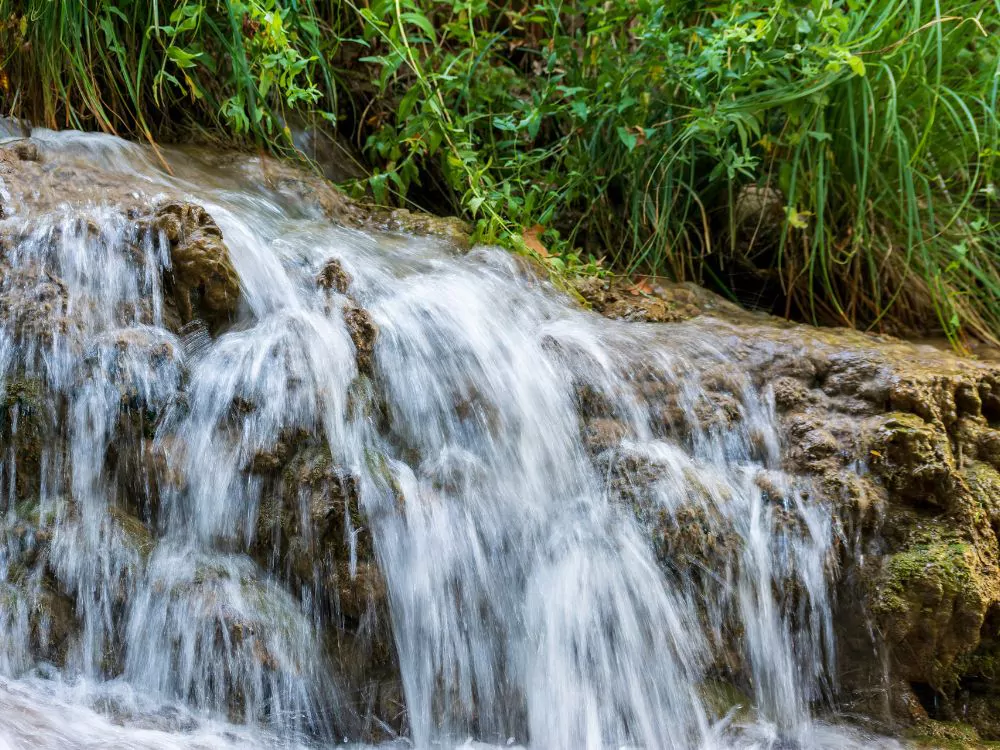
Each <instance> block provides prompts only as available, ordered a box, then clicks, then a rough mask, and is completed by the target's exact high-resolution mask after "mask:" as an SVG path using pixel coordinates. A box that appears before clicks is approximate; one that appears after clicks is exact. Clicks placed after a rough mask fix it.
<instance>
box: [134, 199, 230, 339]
mask: <svg viewBox="0 0 1000 750" xmlns="http://www.w3.org/2000/svg"><path fill="white" fill-rule="evenodd" d="M150 224H151V226H152V227H153V228H154V229H155V230H157V231H159V232H161V233H162V234H163V236H164V237H165V238H166V241H167V242H168V243H169V245H170V260H171V269H170V279H171V281H172V286H173V293H174V299H175V301H176V304H177V309H178V312H179V314H180V319H181V322H182V323H185V324H186V323H189V322H191V321H192V320H194V319H196V318H201V319H203V320H205V321H206V322H208V323H210V324H213V325H215V326H218V325H220V324H221V323H224V322H227V321H229V320H232V319H233V318H234V317H235V314H236V308H237V305H238V304H239V299H240V284H239V277H238V276H237V275H236V269H235V268H233V264H232V261H231V260H230V258H229V250H228V248H227V247H226V245H225V243H224V242H223V239H222V230H221V229H219V226H218V225H217V224H216V223H215V221H214V220H213V219H212V217H211V216H209V215H208V213H207V212H206V211H205V209H203V208H202V207H201V206H197V205H195V204H193V203H185V202H181V201H166V202H164V203H161V204H160V205H158V206H157V207H156V209H155V210H154V212H153V216H152V218H151V220H150Z"/></svg>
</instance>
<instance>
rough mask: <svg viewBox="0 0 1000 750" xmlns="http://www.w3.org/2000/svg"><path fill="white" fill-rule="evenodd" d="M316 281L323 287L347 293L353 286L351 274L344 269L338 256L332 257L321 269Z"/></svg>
mask: <svg viewBox="0 0 1000 750" xmlns="http://www.w3.org/2000/svg"><path fill="white" fill-rule="evenodd" d="M316 283H317V284H319V286H320V288H321V289H327V290H330V289H332V290H333V291H335V292H338V293H339V294H347V289H348V288H349V287H350V286H351V275H350V274H349V273H347V271H345V270H344V266H343V264H342V263H341V262H340V260H339V259H338V258H331V259H330V260H328V261H327V262H326V263H325V264H324V265H323V268H322V269H320V272H319V276H317V278H316Z"/></svg>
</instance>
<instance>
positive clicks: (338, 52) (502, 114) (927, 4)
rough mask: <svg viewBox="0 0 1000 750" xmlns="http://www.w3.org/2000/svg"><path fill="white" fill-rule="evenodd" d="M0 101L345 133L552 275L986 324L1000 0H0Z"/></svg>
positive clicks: (387, 178)
mask: <svg viewBox="0 0 1000 750" xmlns="http://www.w3.org/2000/svg"><path fill="white" fill-rule="evenodd" d="M0 19H6V20H2V21H0V24H2V30H0V54H2V58H0V63H2V72H0V94H2V95H3V102H4V107H3V109H4V110H5V111H6V112H11V113H13V114H18V115H26V116H28V117H30V118H31V119H32V120H33V121H35V122H40V123H45V124H48V125H49V126H52V127H84V128H90V127H96V128H100V129H103V130H107V131H110V132H117V133H121V134H126V135H131V136H136V137H142V138H146V139H148V140H150V141H155V140H156V139H163V138H178V137H183V133H184V132H190V131H191V130H198V131H202V132H203V134H206V135H212V136H214V137H223V138H226V139H230V140H231V139H237V140H242V141H244V142H246V143H249V144H255V145H257V146H264V147H267V148H269V149H271V150H273V151H277V152H284V153H289V152H292V151H294V143H295V141H294V138H293V136H294V131H295V130H296V129H299V128H302V127H312V128H316V127H325V128H327V129H329V130H330V131H339V132H340V134H341V135H342V136H344V137H345V138H347V139H350V140H352V141H354V142H355V143H356V145H357V148H358V150H359V151H360V152H361V153H362V155H363V158H364V161H365V162H366V164H367V168H368V176H367V177H366V178H365V179H364V180H363V181H361V182H359V183H358V184H355V185H354V186H353V187H354V189H356V190H362V189H363V190H365V191H367V192H368V193H369V194H370V195H372V196H373V197H374V198H375V199H376V200H378V201H380V202H383V203H399V204H406V203H412V204H416V205H418V206H423V207H426V208H433V209H437V210H450V211H453V212H455V213H457V214H460V215H462V216H464V217H466V218H467V219H470V220H471V221H473V222H474V223H475V226H476V235H477V239H480V240H483V241H491V242H500V243H502V244H505V245H508V246H510V247H512V248H515V249H518V250H519V251H521V252H527V253H531V254H533V255H535V256H537V257H539V258H540V259H541V260H542V261H543V262H545V263H546V264H547V265H548V266H549V268H550V269H551V270H553V271H555V272H558V273H560V274H564V275H572V274H576V273H595V272H601V271H602V270H604V269H612V270H615V271H621V272H640V273H646V274H655V275H664V276H668V277H670V278H673V279H677V280H689V279H690V280H695V281H698V282H702V283H706V284H708V285H711V286H714V287H716V288H718V289H720V290H722V291H724V292H726V293H728V294H730V295H731V296H735V297H736V298H738V299H740V300H741V301H743V302H747V303H750V304H756V305H758V306H764V307H769V308H771V309H773V310H774V311H776V312H780V313H783V314H786V315H789V316H792V317H799V318H803V319H806V320H810V321H813V322H819V323H828V324H847V325H855V326H859V327H875V328H878V329H882V330H889V331H906V332H912V331H928V330H930V331H940V332H943V333H944V334H945V335H947V336H948V337H949V338H950V339H951V341H952V342H953V343H954V344H955V345H956V346H958V347H962V346H964V345H965V344H966V342H967V339H968V337H970V336H971V337H975V338H978V339H982V340H985V341H989V342H992V343H1000V342H998V338H1000V256H998V246H1000V245H998V240H1000V229H998V209H1000V204H998V201H1000V196H998V194H997V187H996V185H995V183H994V180H995V179H996V175H995V174H994V168H995V165H996V161H997V155H998V153H1000V140H998V134H1000V120H998V114H997V103H998V102H997V97H998V87H1000V67H998V66H1000V56H998V54H997V53H998V45H1000V0H969V1H966V2H961V1H959V0H873V1H872V2H861V1H860V0H797V1H796V2H790V1H788V0H771V1H770V2H763V1H762V0H749V1H742V2H741V1H737V0H728V1H725V2H723V1H716V2H707V3H706V2H689V1H687V0H664V1H661V2H650V1H649V0H576V2H574V3H572V4H565V3H562V2H559V0H533V1H531V2H528V1H527V0H524V1H522V2H508V3H504V4H496V3H491V2H487V1H486V0H364V1H362V0H345V1H344V2H340V1H338V2H333V1H327V2H323V1H322V0H249V1H245V0H244V1H239V0H228V1H227V0H218V1H217V0H176V1H174V0H154V1H153V2H135V1H130V0H113V1H109V0H86V1H85V2H84V1H83V0H75V1H74V0H59V1H53V0H0Z"/></svg>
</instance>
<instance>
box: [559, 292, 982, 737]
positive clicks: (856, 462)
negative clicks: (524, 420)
mask: <svg viewBox="0 0 1000 750" xmlns="http://www.w3.org/2000/svg"><path fill="white" fill-rule="evenodd" d="M577 289H578V290H579V291H580V293H581V294H582V295H583V296H584V297H585V298H586V299H587V300H588V301H589V302H590V303H591V305H592V307H593V308H594V309H595V310H598V311H600V312H602V313H604V314H605V315H608V316H610V317H636V318H643V319H647V320H650V319H657V318H658V317H661V316H658V315H656V314H648V313H635V312H634V311H632V312H630V311H629V310H628V309H627V308H628V306H629V305H631V304H633V303H632V299H634V295H631V293H628V290H627V289H626V290H624V291H625V292H626V293H627V297H626V296H625V295H624V294H622V288H621V287H620V286H618V287H616V286H615V285H614V284H613V283H612V282H609V281H608V280H604V279H589V280H585V281H584V282H581V283H580V284H579V285H578V286H577ZM654 293H656V290H654ZM703 294H705V295H707V293H703ZM697 307H698V309H699V311H700V314H699V315H697V316H695V317H685V316H683V315H679V316H676V317H672V318H671V317H668V318H667V321H671V320H672V322H667V323H666V324H669V325H672V326H677V327H678V328H679V329H680V330H681V331H683V333H682V334H681V340H683V338H684V337H698V336H699V335H700V332H701V331H703V330H704V331H706V332H707V333H710V334H711V335H712V336H715V337H719V336H721V337H722V338H723V340H725V341H726V344H727V349H728V352H729V356H730V357H731V358H732V360H733V361H734V363H735V365H736V366H735V367H730V368H728V373H727V369H726V368H723V369H722V370H721V371H718V372H717V371H715V370H713V369H712V368H711V367H707V366H705V364H704V363H701V362H698V363H696V364H693V365H692V366H693V367H697V368H698V369H699V370H700V371H701V372H703V373H704V374H703V378H702V384H703V387H704V392H703V393H702V394H701V395H699V396H698V398H697V399H695V401H694V404H693V406H694V412H695V416H696V418H697V419H698V420H701V421H703V422H704V423H705V425H706V427H707V428H708V429H714V428H715V427H716V426H718V427H725V426H726V425H737V424H740V421H741V419H742V417H741V415H740V413H741V403H740V396H739V393H740V387H739V384H738V383H735V382H730V379H729V378H727V374H728V375H731V374H732V373H733V372H736V371H739V370H741V369H745V370H746V371H748V372H749V375H750V378H751V380H752V381H753V383H754V384H755V385H756V386H757V387H759V388H761V389H763V390H766V389H768V388H769V389H770V392H771V393H772V394H773V395H774V404H775V411H776V414H777V418H778V421H779V424H780V432H781V435H782V440H783V448H782V451H781V454H782V455H781V463H782V466H781V469H782V470H783V471H784V472H785V474H786V476H785V480H784V481H778V482H774V481H772V477H771V476H770V474H769V473H768V474H765V475H762V476H760V477H758V479H757V485H758V487H760V488H761V490H762V491H763V492H764V495H765V497H769V498H772V497H773V498H774V499H777V500H778V501H779V502H777V503H776V505H775V507H776V508H777V507H780V506H781V504H782V502H781V500H780V499H781V498H782V497H783V492H784V490H785V489H787V488H788V487H789V486H792V487H797V488H808V492H809V493H810V494H811V495H815V496H816V497H817V499H819V500H820V501H821V502H823V503H824V504H825V507H828V508H829V509H830V512H831V513H833V514H834V516H835V518H834V519H833V521H834V523H835V524H836V526H837V527H838V528H840V529H843V534H844V537H843V541H844V542H845V543H844V544H843V545H842V544H841V543H840V541H839V540H835V548H836V550H837V555H838V558H839V573H838V575H837V576H836V578H835V587H836V595H835V601H836V609H835V612H834V623H835V628H836V639H837V649H838V655H837V661H838V665H839V681H840V684H841V694H840V696H839V697H838V701H839V702H840V703H841V704H843V705H844V706H845V707H846V706H850V707H851V710H852V711H857V712H858V713H863V714H866V715H867V716H869V717H872V718H874V719H876V720H877V721H883V722H886V724H883V725H882V726H888V727H892V726H898V725H900V724H902V725H905V726H914V727H915V729H914V731H915V732H928V731H931V730H933V732H934V733H936V734H937V735H941V736H944V734H949V736H950V735H951V734H954V735H955V736H956V737H958V736H962V737H976V738H978V736H979V735H977V734H976V729H972V728H970V727H968V726H966V727H965V728H963V727H962V725H960V724H955V723H953V722H958V721H964V722H967V723H971V724H973V725H974V726H975V727H976V728H977V729H978V730H979V732H980V733H981V735H982V736H983V737H993V736H997V734H996V733H997V732H998V731H1000V726H998V725H997V724H996V723H995V721H994V719H992V717H993V716H994V715H995V714H994V713H993V712H994V711H995V710H997V709H998V708H1000V700H998V696H1000V668H997V667H996V666H995V665H996V664H1000V645H998V644H1000V544H998V531H1000V500H998V498H1000V365H998V363H996V362H993V361H987V360H985V359H969V358H963V357H961V356H958V355H956V354H954V353H952V352H950V351H946V350H941V349H938V348H935V347H932V346H927V345H923V346H921V345H915V344H909V343H905V342H902V341H899V340H897V339H893V338H890V337H886V336H873V335H867V334H862V333H859V332H856V331H850V330H843V329H819V328H811V327H809V326H803V325H797V324H792V323H788V322H786V321H780V320H777V319H774V318H769V317H768V316H764V315H757V314H748V313H745V312H734V311H733V310H732V309H731V308H729V307H727V306H726V305H725V304H712V303H711V302H710V301H707V300H703V298H699V299H698V303H697ZM655 309H659V308H658V307H657V308H655ZM634 372H635V374H634V376H633V377H634V378H635V379H636V381H637V384H638V385H639V386H640V390H641V391H642V393H643V396H644V397H645V398H646V399H648V400H649V403H650V404H651V405H654V406H655V408H656V409H658V410H660V411H661V412H662V414H663V415H664V416H663V419H662V427H659V428H657V430H656V431H657V433H662V434H663V435H664V436H666V437H667V438H669V439H673V440H681V441H683V440H686V439H688V438H687V435H688V434H689V433H690V430H691V425H690V424H689V423H690V422H691V415H690V413H689V412H688V411H687V410H686V409H684V408H681V406H680V401H679V400H678V396H677V393H676V388H673V389H672V388H670V387H669V386H667V385H664V384H659V383H656V382H655V380H654V379H652V378H650V379H649V382H648V384H647V383H646V382H645V381H644V376H643V375H642V368H641V366H637V367H636V368H635V370H634ZM578 390H579V389H578ZM578 400H579V403H580V408H581V416H582V418H583V420H584V425H585V427H584V430H585V432H584V434H585V435H587V436H592V437H590V439H591V440H592V441H593V442H594V444H595V445H596V446H598V447H601V448H603V447H604V446H606V445H610V444H613V443H614V442H615V440H616V439H617V437H618V435H619V434H621V430H620V428H619V427H618V425H617V422H616V421H615V415H614V413H613V409H612V408H611V405H610V404H608V403H606V401H605V400H604V399H602V398H601V397H600V394H589V393H587V392H586V389H583V391H582V392H581V394H580V397H579V399H578ZM608 471H609V476H610V477H611V480H610V481H611V489H612V493H613V495H614V496H616V497H618V498H619V500H620V502H622V503H624V504H626V505H627V506H628V507H630V508H633V509H634V510H635V512H636V513H638V514H639V517H640V519H642V520H643V522H644V523H645V524H646V525H647V527H648V528H649V529H650V533H651V538H652V540H653V542H654V545H655V546H656V549H657V550H659V554H660V556H661V560H663V561H664V563H665V565H666V567H667V568H668V570H670V571H674V570H676V569H677V568H678V566H681V567H683V561H684V560H692V561H698V562H699V563H700V564H702V565H705V566H707V567H708V568H709V569H712V570H714V571H716V572H718V571H720V570H726V569H727V566H730V565H732V564H733V557H732V551H731V550H730V542H731V541H732V543H733V544H734V545H736V546H734V549H736V548H738V543H739V542H738V539H737V540H730V539H729V538H728V537H727V536H726V535H725V534H724V533H722V535H721V536H720V535H719V532H720V530H724V529H725V524H720V522H719V519H718V518H709V517H706V515H705V514H706V508H709V509H710V508H711V507H712V506H711V504H710V503H701V502H697V501H694V502H684V503H682V504H680V505H679V506H678V507H677V508H676V509H675V510H674V511H673V512H672V513H669V514H666V513H661V514H660V515H657V513H656V512H655V511H654V509H655V507H656V505H655V503H651V502H650V501H649V499H648V498H649V493H650V492H651V491H652V490H653V488H654V487H655V485H656V483H657V482H658V481H661V478H662V477H664V476H669V471H671V469H666V471H667V472H668V473H667V474H665V473H664V472H665V468H664V467H658V466H656V465H655V464H650V463H649V462H642V461H639V462H636V461H635V460H633V459H628V458H624V457H623V458H622V459H620V460H619V465H618V466H614V467H611V468H609V469H608ZM672 471H676V469H672ZM775 518H776V519H777V522H778V523H779V524H780V523H783V522H784V521H782V520H781V514H779V513H776V514H775ZM793 594H794V592H793ZM734 637H735V634H734ZM723 666H724V667H725V669H727V670H728V672H727V674H729V675H730V676H738V675H739V669H740V665H739V663H738V660H736V661H734V660H732V659H731V658H728V657H724V661H723ZM727 679H729V678H727ZM942 733H943V734H942ZM975 741H976V742H978V739H976V740H975Z"/></svg>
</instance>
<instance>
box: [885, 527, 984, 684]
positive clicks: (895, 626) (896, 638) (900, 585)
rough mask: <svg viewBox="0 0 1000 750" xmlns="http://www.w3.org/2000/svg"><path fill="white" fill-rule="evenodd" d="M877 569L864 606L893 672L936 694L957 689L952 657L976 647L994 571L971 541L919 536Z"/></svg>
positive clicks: (931, 533)
mask: <svg viewBox="0 0 1000 750" xmlns="http://www.w3.org/2000/svg"><path fill="white" fill-rule="evenodd" d="M922 537H923V538H918V539H915V540H913V541H912V542H911V544H910V545H909V546H908V547H907V548H906V549H904V550H901V551H898V552H896V553H894V554H892V555H889V556H888V557H887V558H886V559H885V561H884V564H883V567H882V576H881V580H880V582H879V583H878V585H877V587H876V591H875V594H874V601H873V605H872V610H873V614H874V615H875V616H876V618H877V620H878V623H879V625H880V628H881V630H882V632H883V633H884V636H885V639H886V641H887V643H889V645H890V647H891V648H892V652H893V657H894V664H895V669H896V672H897V674H900V675H902V676H903V677H904V678H905V679H907V680H909V681H911V682H919V683H927V684H929V685H931V686H932V687H933V688H935V689H937V690H939V691H941V692H942V693H946V692H950V691H951V690H952V689H953V688H954V687H955V686H956V684H957V681H958V677H959V666H958V664H957V663H956V662H957V660H958V658H959V657H962V656H965V655H967V654H968V653H970V652H971V651H972V650H973V649H975V648H976V646H977V645H978V642H979V632H980V628H981V627H982V624H983V620H984V618H985V615H986V611H987V609H988V608H989V607H990V605H991V604H992V603H994V602H996V601H998V600H1000V572H998V571H997V569H996V564H995V561H993V563H992V564H990V563H985V564H984V561H983V560H982V559H981V557H980V554H979V551H978V550H977V549H976V547H975V545H974V544H973V542H972V541H971V540H968V539H963V538H961V537H948V536H945V535H943V534H940V533H939V530H938V529H932V530H930V531H926V532H924V533H923V535H922Z"/></svg>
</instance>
